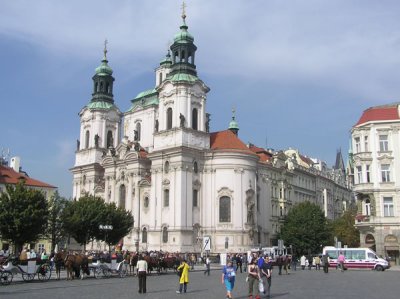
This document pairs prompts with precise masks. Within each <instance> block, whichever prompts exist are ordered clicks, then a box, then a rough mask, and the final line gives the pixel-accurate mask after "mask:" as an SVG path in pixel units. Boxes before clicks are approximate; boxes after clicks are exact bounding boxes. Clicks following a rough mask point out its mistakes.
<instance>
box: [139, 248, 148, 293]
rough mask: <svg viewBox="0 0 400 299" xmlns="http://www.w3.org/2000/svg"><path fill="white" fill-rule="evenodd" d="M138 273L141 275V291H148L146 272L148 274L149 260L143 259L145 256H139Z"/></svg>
mask: <svg viewBox="0 0 400 299" xmlns="http://www.w3.org/2000/svg"><path fill="white" fill-rule="evenodd" d="M136 267H137V270H136V271H137V274H138V277H139V293H140V294H141V293H143V294H145V293H146V274H147V262H146V261H145V260H144V259H143V256H141V255H140V256H139V260H138V262H137V264H136Z"/></svg>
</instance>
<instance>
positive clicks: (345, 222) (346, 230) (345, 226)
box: [332, 209, 360, 247]
mask: <svg viewBox="0 0 400 299" xmlns="http://www.w3.org/2000/svg"><path fill="white" fill-rule="evenodd" d="M355 216H356V210H355V209H350V210H347V211H345V212H344V213H343V215H342V217H340V218H338V219H336V220H334V221H333V223H332V227H333V233H334V235H335V236H336V237H337V238H338V241H341V242H342V245H347V246H348V247H358V246H360V232H359V230H358V229H357V228H356V227H355V225H354V219H355Z"/></svg>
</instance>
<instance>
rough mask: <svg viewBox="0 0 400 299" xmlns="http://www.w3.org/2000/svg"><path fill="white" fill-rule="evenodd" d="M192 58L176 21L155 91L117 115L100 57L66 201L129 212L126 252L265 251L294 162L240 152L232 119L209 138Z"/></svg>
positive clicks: (287, 195) (248, 149)
mask: <svg viewBox="0 0 400 299" xmlns="http://www.w3.org/2000/svg"><path fill="white" fill-rule="evenodd" d="M196 51H197V47H196V45H195V44H194V38H193V36H192V35H191V34H190V33H189V31H188V26H187V25H186V16H185V14H184V13H183V14H182V25H181V26H180V30H179V32H178V33H177V34H176V35H175V37H174V41H173V44H172V45H171V46H170V50H169V51H168V54H167V55H166V57H165V59H163V60H162V61H161V62H160V64H159V66H158V67H157V68H156V70H155V87H154V88H152V89H148V90H145V91H143V92H141V93H139V94H138V95H137V96H136V97H135V98H134V99H133V100H131V106H130V108H129V110H128V111H126V112H121V111H120V110H119V108H118V107H117V106H116V105H115V102H114V97H113V84H114V77H113V70H112V69H111V67H110V66H109V65H108V59H107V50H106V48H105V49H104V58H103V60H102V61H101V64H100V66H99V67H97V68H96V71H95V75H94V76H93V93H92V99H91V101H90V102H89V103H88V104H87V105H86V106H85V107H84V108H83V109H82V110H81V111H80V113H79V117H80V124H81V125H80V136H79V139H78V140H77V149H76V152H75V155H76V160H75V165H74V167H73V168H72V169H71V171H72V173H73V197H74V198H75V199H79V197H80V196H83V195H84V194H87V193H89V194H94V195H96V196H99V197H102V198H103V199H104V200H105V201H106V202H115V203H116V204H117V205H118V206H120V207H124V208H125V209H126V210H129V211H131V212H132V215H133V217H134V228H133V230H132V232H131V233H130V235H128V236H126V237H125V238H124V240H123V247H124V248H126V249H129V250H138V251H139V250H163V251H180V252H204V251H205V250H209V251H211V252H225V251H226V250H229V251H235V252H244V251H246V250H249V249H250V248H253V247H256V246H261V245H264V246H270V245H272V243H275V242H276V235H277V233H278V232H279V227H280V225H281V223H282V221H283V218H282V217H283V216H284V215H285V214H286V213H287V210H288V209H289V208H290V206H291V205H292V204H293V203H295V201H296V200H295V199H296V197H295V190H294V189H295V188H296V187H295V186H293V181H294V179H295V178H296V175H295V168H296V167H295V166H293V162H291V161H292V160H293V159H289V160H288V159H287V156H286V155H285V154H284V153H283V152H280V153H275V154H272V153H270V152H268V151H266V150H264V149H261V148H258V147H255V146H252V145H246V144H244V143H243V142H242V141H241V140H240V139H239V137H238V131H239V126H238V123H237V122H236V120H235V115H233V117H232V120H231V122H230V123H229V127H228V129H226V130H223V131H218V132H210V114H209V113H208V112H207V109H206V108H207V107H206V104H207V93H208V92H209V91H210V89H209V87H207V85H206V83H205V82H203V81H202V80H201V79H200V77H199V75H198V72H197V67H196V64H195V58H196ZM288 161H289V162H290V165H289V166H290V167H288ZM294 163H295V161H294ZM295 164H296V163H295ZM296 165H297V164H296ZM310 176H312V174H310ZM310 180H311V179H310ZM300 189H301V188H300V187H299V190H300ZM303 189H304V188H303ZM301 190H302V189H301ZM315 198H316V197H315ZM303 199H304V198H303ZM316 200H317V199H316Z"/></svg>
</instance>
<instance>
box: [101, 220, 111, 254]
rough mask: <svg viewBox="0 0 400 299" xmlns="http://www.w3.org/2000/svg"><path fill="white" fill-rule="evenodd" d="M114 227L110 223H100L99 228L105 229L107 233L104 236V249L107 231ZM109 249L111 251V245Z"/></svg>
mask: <svg viewBox="0 0 400 299" xmlns="http://www.w3.org/2000/svg"><path fill="white" fill-rule="evenodd" d="M112 229H113V226H112V225H109V224H106V225H103V224H100V225H99V230H101V231H104V233H105V236H104V249H105V247H106V244H107V232H108V231H111V230H112ZM108 251H110V245H108Z"/></svg>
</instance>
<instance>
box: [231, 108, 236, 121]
mask: <svg viewBox="0 0 400 299" xmlns="http://www.w3.org/2000/svg"><path fill="white" fill-rule="evenodd" d="M235 112H236V109H235V106H233V107H232V119H235Z"/></svg>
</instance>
